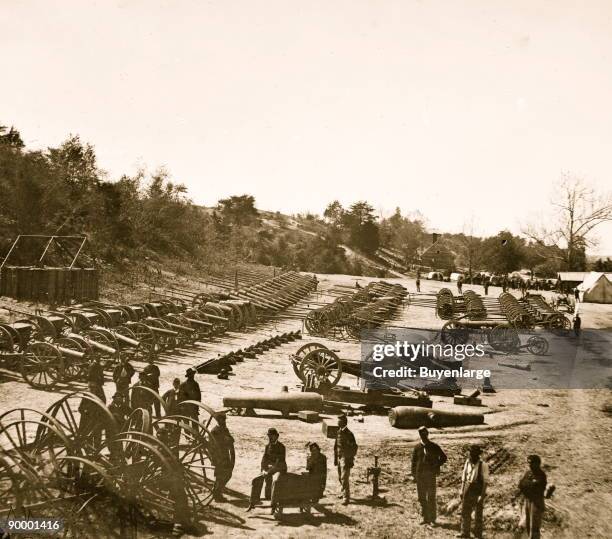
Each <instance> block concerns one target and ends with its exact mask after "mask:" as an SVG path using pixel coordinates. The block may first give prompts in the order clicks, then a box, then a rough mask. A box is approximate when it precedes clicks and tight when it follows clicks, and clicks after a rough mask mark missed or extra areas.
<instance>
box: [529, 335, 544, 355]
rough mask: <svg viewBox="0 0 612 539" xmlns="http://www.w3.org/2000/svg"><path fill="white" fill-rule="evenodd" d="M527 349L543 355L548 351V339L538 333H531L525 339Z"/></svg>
mask: <svg viewBox="0 0 612 539" xmlns="http://www.w3.org/2000/svg"><path fill="white" fill-rule="evenodd" d="M527 350H529V351H530V352H531V353H532V354H534V355H536V356H543V355H545V354H546V353H547V352H548V341H547V340H546V339H545V338H544V337H540V336H539V335H532V336H531V337H529V339H527Z"/></svg>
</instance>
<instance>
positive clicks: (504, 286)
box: [502, 275, 508, 292]
mask: <svg viewBox="0 0 612 539" xmlns="http://www.w3.org/2000/svg"><path fill="white" fill-rule="evenodd" d="M502 292H508V277H507V276H506V275H504V276H503V278H502Z"/></svg>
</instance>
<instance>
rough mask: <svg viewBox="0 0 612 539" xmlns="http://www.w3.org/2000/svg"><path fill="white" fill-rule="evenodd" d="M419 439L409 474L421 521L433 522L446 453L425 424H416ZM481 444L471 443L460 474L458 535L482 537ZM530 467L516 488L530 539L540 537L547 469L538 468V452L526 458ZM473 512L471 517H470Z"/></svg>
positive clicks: (485, 475) (484, 469)
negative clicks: (430, 435)
mask: <svg viewBox="0 0 612 539" xmlns="http://www.w3.org/2000/svg"><path fill="white" fill-rule="evenodd" d="M419 436H420V443H418V444H417V445H416V446H415V447H414V450H413V453H412V477H413V479H414V481H415V483H416V487H417V496H418V499H419V505H420V506H421V514H422V516H423V520H422V522H421V523H422V524H431V525H434V524H435V523H436V518H437V500H436V481H437V476H438V474H439V473H440V468H441V467H442V466H443V465H444V464H445V463H446V461H447V457H446V454H445V453H444V451H443V450H442V448H441V447H440V446H439V445H438V444H436V443H435V442H433V441H431V440H430V439H429V431H428V430H427V428H426V427H421V428H419ZM481 456H482V448H481V447H480V446H478V445H472V446H470V449H469V455H468V457H467V459H466V461H465V463H464V466H463V471H462V474H461V531H460V533H459V534H458V535H457V537H460V538H466V539H467V538H469V537H471V535H470V533H472V534H473V536H474V537H476V538H481V537H482V530H483V509H484V502H485V496H486V493H487V485H488V484H489V467H488V465H487V463H486V462H485V461H484V460H482V458H481ZM527 461H528V463H529V470H528V471H527V472H526V473H525V475H524V476H523V477H522V478H521V480H520V482H519V485H518V487H519V491H520V493H521V494H522V496H523V505H522V515H521V523H522V526H523V527H524V528H525V531H526V533H527V536H528V537H529V539H539V537H540V528H541V525H542V514H543V513H544V498H545V492H546V482H547V478H546V473H545V472H544V471H543V470H542V468H541V463H542V462H541V459H540V457H539V456H538V455H529V457H528V458H527ZM472 516H473V517H474V518H473V521H472Z"/></svg>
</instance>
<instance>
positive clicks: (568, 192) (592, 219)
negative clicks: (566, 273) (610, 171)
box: [523, 176, 612, 270]
mask: <svg viewBox="0 0 612 539" xmlns="http://www.w3.org/2000/svg"><path fill="white" fill-rule="evenodd" d="M552 205H553V207H554V208H555V212H554V213H555V215H554V218H553V225H552V226H551V227H546V226H543V225H540V226H537V225H534V224H531V225H528V226H527V227H525V228H524V229H523V233H524V234H525V235H527V236H528V237H529V238H530V239H531V240H532V241H533V242H535V245H536V246H538V247H540V250H539V251H538V253H539V254H540V256H542V257H543V258H555V259H557V260H561V261H562V262H563V264H564V265H565V267H566V268H567V269H569V270H573V269H579V268H578V265H579V264H580V262H581V259H583V254H584V251H585V249H586V248H587V247H592V246H593V245H595V244H596V241H595V240H594V239H593V238H592V235H591V233H592V232H593V230H594V229H595V228H596V227H597V226H599V225H601V224H602V223H605V222H608V221H612V196H611V195H610V193H597V192H596V191H595V189H594V188H593V187H591V186H589V185H588V184H586V183H585V182H583V181H582V180H581V179H579V178H574V177H570V176H566V177H564V178H563V179H562V180H561V182H559V184H558V185H557V189H556V193H555V196H554V198H553V201H552ZM555 247H556V249H555Z"/></svg>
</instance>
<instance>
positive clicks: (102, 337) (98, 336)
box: [83, 330, 119, 360]
mask: <svg viewBox="0 0 612 539" xmlns="http://www.w3.org/2000/svg"><path fill="white" fill-rule="evenodd" d="M83 336H85V337H87V338H88V339H89V340H90V341H93V342H97V343H98V344H103V345H104V346H109V347H111V348H112V349H113V350H114V353H112V354H110V359H113V360H116V359H119V346H118V345H117V346H114V344H115V343H116V340H115V342H113V341H112V340H111V339H110V338H109V337H108V336H107V335H106V332H100V331H98V330H95V331H94V330H89V331H85V332H84V333H83ZM98 353H99V354H100V355H101V356H102V355H106V354H107V352H98Z"/></svg>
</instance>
